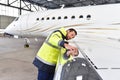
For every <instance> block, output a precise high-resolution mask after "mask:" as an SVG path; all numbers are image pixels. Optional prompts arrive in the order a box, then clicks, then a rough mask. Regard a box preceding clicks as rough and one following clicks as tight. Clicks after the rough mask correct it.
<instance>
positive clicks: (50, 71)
mask: <svg viewBox="0 0 120 80" xmlns="http://www.w3.org/2000/svg"><path fill="white" fill-rule="evenodd" d="M33 64H34V65H35V66H36V67H37V68H38V77H37V78H38V80H53V77H54V72H55V66H51V65H47V64H45V63H43V62H41V61H40V60H38V59H37V58H35V59H34V61H33Z"/></svg>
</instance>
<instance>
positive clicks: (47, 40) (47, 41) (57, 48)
mask: <svg viewBox="0 0 120 80" xmlns="http://www.w3.org/2000/svg"><path fill="white" fill-rule="evenodd" d="M55 32H60V34H61V35H62V38H63V40H64V39H65V38H66V37H65V36H64V35H63V33H62V32H61V31H60V30H56V31H54V32H53V33H55ZM53 33H52V34H53ZM52 34H51V35H52ZM51 35H50V36H49V38H48V39H47V40H46V41H45V43H46V44H48V45H49V46H51V47H53V48H56V49H59V47H57V46H54V45H53V44H51V43H49V42H48V41H49V39H50V37H51ZM56 35H57V34H56ZM57 36H58V35H57Z"/></svg>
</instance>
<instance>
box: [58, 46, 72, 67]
mask: <svg viewBox="0 0 120 80" xmlns="http://www.w3.org/2000/svg"><path fill="white" fill-rule="evenodd" d="M66 53H67V49H65V48H61V53H60V54H59V57H58V60H57V66H56V69H57V68H58V66H59V65H61V66H63V65H64V64H65V63H66V62H67V61H68V60H69V61H70V60H72V59H73V57H72V56H71V55H70V56H69V57H67V56H65V55H66ZM66 57H67V58H66Z"/></svg>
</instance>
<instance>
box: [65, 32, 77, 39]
mask: <svg viewBox="0 0 120 80" xmlns="http://www.w3.org/2000/svg"><path fill="white" fill-rule="evenodd" d="M75 36H76V34H75V32H74V31H71V32H70V31H68V32H67V36H66V40H70V39H72V38H74V37H75Z"/></svg>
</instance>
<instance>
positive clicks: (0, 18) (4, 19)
mask: <svg viewBox="0 0 120 80" xmlns="http://www.w3.org/2000/svg"><path fill="white" fill-rule="evenodd" d="M15 18H16V17H12V16H5V15H0V29H5V28H6V27H7V26H8V25H9V24H10V23H11V22H12V21H13V20H14V19H15Z"/></svg>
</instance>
